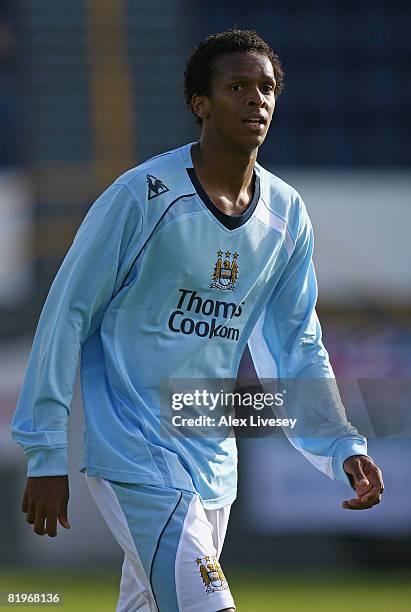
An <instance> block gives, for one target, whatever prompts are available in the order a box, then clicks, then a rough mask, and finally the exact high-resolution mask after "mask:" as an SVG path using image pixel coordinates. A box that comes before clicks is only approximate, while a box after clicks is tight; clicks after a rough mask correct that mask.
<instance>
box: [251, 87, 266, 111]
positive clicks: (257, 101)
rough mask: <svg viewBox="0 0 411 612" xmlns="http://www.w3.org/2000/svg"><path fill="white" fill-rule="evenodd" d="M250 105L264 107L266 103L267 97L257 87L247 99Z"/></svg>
mask: <svg viewBox="0 0 411 612" xmlns="http://www.w3.org/2000/svg"><path fill="white" fill-rule="evenodd" d="M247 104H248V106H258V107H263V106H265V105H266V99H265V97H264V95H263V94H262V93H261V91H260V90H259V89H258V88H256V89H254V90H253V91H252V92H251V93H250V96H249V98H248V100H247Z"/></svg>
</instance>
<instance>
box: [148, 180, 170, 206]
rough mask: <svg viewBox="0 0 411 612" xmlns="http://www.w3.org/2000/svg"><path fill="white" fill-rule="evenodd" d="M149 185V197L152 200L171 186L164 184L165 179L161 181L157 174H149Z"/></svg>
mask: <svg viewBox="0 0 411 612" xmlns="http://www.w3.org/2000/svg"><path fill="white" fill-rule="evenodd" d="M147 185H148V199H149V200H152V199H153V198H156V197H157V196H160V195H162V194H163V193H166V192H167V191H170V190H169V188H168V187H167V186H166V185H164V183H163V181H161V180H160V179H159V178H157V177H156V176H153V175H152V174H147Z"/></svg>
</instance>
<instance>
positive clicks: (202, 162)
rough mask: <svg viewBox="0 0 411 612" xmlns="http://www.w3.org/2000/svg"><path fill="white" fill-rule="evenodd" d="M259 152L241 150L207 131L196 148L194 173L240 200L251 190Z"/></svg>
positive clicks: (194, 148)
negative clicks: (244, 193) (241, 196)
mask: <svg viewBox="0 0 411 612" xmlns="http://www.w3.org/2000/svg"><path fill="white" fill-rule="evenodd" d="M257 150H258V149H257V148H256V149H253V150H252V151H250V152H248V151H239V150H238V148H234V147H233V146H232V145H230V143H229V142H227V141H224V142H222V141H221V140H220V139H217V138H216V137H215V136H212V135H210V134H208V133H204V132H203V134H202V135H201V140H200V142H199V143H197V144H196V145H194V147H193V149H192V157H193V165H194V170H195V172H196V174H197V176H198V177H199V179H200V181H201V182H203V183H204V184H205V185H207V186H209V187H214V188H216V189H218V190H221V191H223V192H226V193H229V194H232V195H233V196H234V197H236V196H238V194H240V193H241V192H244V191H248V190H249V189H250V187H251V181H252V177H253V171H254V165H255V161H256V158H257Z"/></svg>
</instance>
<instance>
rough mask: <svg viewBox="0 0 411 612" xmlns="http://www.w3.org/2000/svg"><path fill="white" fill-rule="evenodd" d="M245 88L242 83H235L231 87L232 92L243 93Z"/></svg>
mask: <svg viewBox="0 0 411 612" xmlns="http://www.w3.org/2000/svg"><path fill="white" fill-rule="evenodd" d="M242 88H243V86H242V84H241V83H234V85H231V91H241V90H242Z"/></svg>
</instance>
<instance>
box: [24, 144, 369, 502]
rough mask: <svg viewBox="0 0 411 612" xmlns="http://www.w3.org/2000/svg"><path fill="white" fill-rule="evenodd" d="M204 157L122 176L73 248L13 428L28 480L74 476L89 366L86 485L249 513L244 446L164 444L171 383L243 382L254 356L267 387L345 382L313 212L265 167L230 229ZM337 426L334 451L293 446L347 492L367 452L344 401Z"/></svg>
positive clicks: (51, 299)
mask: <svg viewBox="0 0 411 612" xmlns="http://www.w3.org/2000/svg"><path fill="white" fill-rule="evenodd" d="M191 146H192V144H188V145H185V146H183V147H181V148H179V149H176V150H174V151H170V152H168V153H164V154H163V155H160V156H158V157H155V158H153V159H151V160H149V161H147V162H145V163H143V164H141V165H139V166H137V167H136V168H133V169H132V170H130V171H128V172H126V173H125V174H123V175H122V176H120V177H119V178H118V179H117V180H116V181H115V182H114V183H113V184H112V185H111V186H110V187H109V188H108V189H107V190H106V191H105V192H104V193H103V194H102V195H101V196H100V197H99V198H98V200H97V201H96V202H95V203H94V205H93V206H92V207H91V208H90V210H89V212H88V214H87V215H86V217H85V219H84V221H83V223H82V225H81V226H80V228H79V230H78V232H77V235H76V236H75V239H74V242H73V245H72V247H71V248H70V250H69V252H68V254H67V256H66V258H65V260H64V262H63V264H62V266H61V268H60V270H59V272H58V273H57V276H56V278H55V280H54V282H53V284H52V287H51V289H50V292H49V295H48V297H47V300H46V303H45V305H44V308H43V311H42V314H41V317H40V320H39V324H38V328H37V331H36V335H35V339H34V343H33V348H32V352H31V356H30V360H29V364H28V368H27V372H26V376H25V380H24V384H23V388H22V391H21V395H20V398H19V402H18V405H17V408H16V412H15V415H14V419H13V423H12V436H13V438H14V439H15V440H16V441H17V442H18V443H19V444H21V445H22V447H23V450H24V452H25V454H26V455H27V457H28V475H29V476H50V475H63V474H67V473H68V467H67V419H68V414H69V410H70V403H71V399H72V393H73V385H74V380H75V375H76V370H77V367H78V364H79V362H80V372H81V384H82V395H83V404H84V413H85V431H84V452H83V459H82V463H81V466H80V467H81V470H83V471H86V472H87V473H88V474H89V475H92V476H99V477H102V478H107V479H110V480H115V481H122V482H130V483H140V484H150V485H158V486H169V487H175V488H181V489H185V490H190V491H197V492H198V493H199V495H200V497H201V499H202V502H203V504H204V506H205V507H206V508H218V507H222V506H224V505H226V504H229V503H231V502H232V501H233V499H234V498H235V495H236V484H237V455H236V442H235V438H234V437H233V436H228V437H223V438H221V437H216V436H210V437H198V438H196V437H189V436H187V437H182V436H165V435H164V431H163V428H162V426H161V423H160V421H161V414H160V386H161V381H165V380H171V379H173V380H174V379H198V380H201V379H215V378H221V379H226V378H235V377H236V375H237V370H238V366H239V362H240V358H241V355H242V353H243V351H244V349H245V347H246V344H247V343H248V344H249V348H250V353H251V355H252V358H253V361H254V365H255V369H256V371H257V373H258V375H259V376H261V377H263V378H277V377H278V378H282V379H297V378H301V379H304V378H317V379H332V378H333V372H332V369H331V366H330V363H329V358H328V354H327V352H326V350H325V348H324V346H323V344H322V340H321V329H320V325H319V322H318V319H317V316H316V313H315V304H316V299H317V284H316V279H315V273H314V268H313V263H312V252H313V232H312V227H311V224H310V220H309V218H308V215H307V211H306V208H305V206H304V203H303V201H302V199H301V197H300V196H299V194H298V193H297V192H296V191H295V190H294V189H293V188H292V187H290V186H289V185H287V184H286V183H285V182H283V181H282V180H281V179H279V178H277V177H276V176H274V175H273V174H271V173H270V172H268V171H266V170H265V169H263V168H262V167H261V166H260V165H259V164H256V165H255V170H254V196H253V198H252V201H251V202H250V204H249V206H248V208H247V209H246V211H245V212H244V213H243V214H242V215H239V216H229V215H226V214H224V213H223V212H222V211H220V210H219V209H218V208H217V207H216V206H215V205H214V204H213V203H212V202H211V200H210V199H209V198H208V196H207V194H206V193H205V192H204V191H203V189H202V188H201V185H200V183H199V181H198V180H197V178H196V175H195V172H194V169H193V163H192V159H191ZM301 410H304V406H303V407H302V408H301ZM325 410H326V413H327V415H326V416H327V422H328V423H329V424H331V426H330V427H328V429H327V435H321V436H314V437H300V438H298V437H294V438H292V439H290V441H291V442H292V443H293V444H294V446H295V447H296V448H297V449H298V450H300V451H301V452H302V453H303V454H304V456H305V457H306V458H307V459H308V460H309V461H311V462H312V463H313V464H314V465H315V466H316V467H317V468H319V469H320V470H322V471H323V472H325V473H326V474H327V475H328V476H329V477H331V478H335V479H339V480H342V481H344V482H347V483H348V479H347V476H346V474H345V472H344V470H343V462H344V460H345V459H346V458H347V457H349V456H352V455H365V454H366V452H367V451H366V441H365V439H364V438H363V437H362V436H361V435H359V434H358V432H357V430H356V429H355V428H354V427H352V426H351V425H350V423H348V422H347V420H346V418H345V413H344V411H342V410H341V404H340V401H339V399H338V398H337V399H336V398H335V396H333V395H332V394H330V399H329V401H328V403H327V404H326V408H325Z"/></svg>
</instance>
